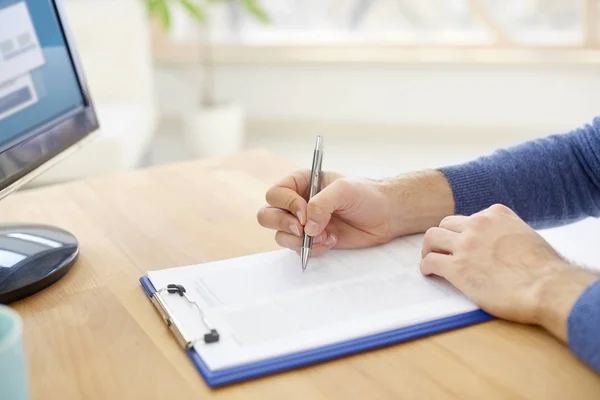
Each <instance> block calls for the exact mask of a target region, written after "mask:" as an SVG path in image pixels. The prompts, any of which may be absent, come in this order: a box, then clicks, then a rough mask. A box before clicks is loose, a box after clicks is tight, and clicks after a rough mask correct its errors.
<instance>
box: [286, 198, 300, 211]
mask: <svg viewBox="0 0 600 400" xmlns="http://www.w3.org/2000/svg"><path fill="white" fill-rule="evenodd" d="M297 204H298V199H297V198H296V197H290V198H289V199H288V200H287V201H286V204H285V205H286V208H287V209H288V210H290V211H293V210H295V209H296V207H297Z"/></svg>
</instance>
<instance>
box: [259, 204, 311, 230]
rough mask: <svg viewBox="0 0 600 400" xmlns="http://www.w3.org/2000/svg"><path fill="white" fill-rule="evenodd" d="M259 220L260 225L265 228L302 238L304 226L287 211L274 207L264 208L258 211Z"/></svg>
mask: <svg viewBox="0 0 600 400" xmlns="http://www.w3.org/2000/svg"><path fill="white" fill-rule="evenodd" d="M257 219H258V223H259V224H260V225H261V226H263V227H265V228H268V229H274V230H276V231H281V232H285V233H290V234H293V235H295V236H296V237H302V231H303V227H302V224H300V221H299V220H298V219H297V218H296V217H294V216H293V215H292V214H290V213H289V212H287V211H284V210H281V209H279V208H274V207H263V208H261V209H260V210H258V214H257Z"/></svg>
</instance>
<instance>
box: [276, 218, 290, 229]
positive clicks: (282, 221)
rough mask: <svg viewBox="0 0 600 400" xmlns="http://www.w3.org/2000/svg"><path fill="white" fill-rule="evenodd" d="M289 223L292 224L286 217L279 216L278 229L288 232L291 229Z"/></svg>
mask: <svg viewBox="0 0 600 400" xmlns="http://www.w3.org/2000/svg"><path fill="white" fill-rule="evenodd" d="M289 225H290V224H289V223H288V221H286V220H285V218H279V220H278V221H277V229H279V230H280V231H283V232H287V231H288V230H289V229H290V228H289Z"/></svg>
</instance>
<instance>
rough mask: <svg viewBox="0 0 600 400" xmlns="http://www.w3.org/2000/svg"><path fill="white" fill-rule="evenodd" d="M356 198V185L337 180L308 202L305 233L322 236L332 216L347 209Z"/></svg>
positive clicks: (344, 180)
mask: <svg viewBox="0 0 600 400" xmlns="http://www.w3.org/2000/svg"><path fill="white" fill-rule="evenodd" d="M355 197H356V191H355V190H354V185H353V184H352V183H351V182H349V181H347V180H346V179H337V180H335V181H334V182H333V183H332V184H331V185H329V186H326V187H325V188H324V189H323V190H321V191H320V192H319V193H318V194H317V195H316V196H314V197H313V198H312V199H310V201H309V202H308V209H307V214H308V218H307V222H306V225H305V227H304V231H305V232H306V234H307V235H309V236H313V237H314V236H317V235H319V234H321V232H323V231H324V230H325V228H326V227H327V224H328V223H329V220H330V219H331V215H332V214H333V213H334V212H336V211H338V210H342V209H345V208H347V207H348V206H349V205H350V204H352V202H353V201H354V198H355Z"/></svg>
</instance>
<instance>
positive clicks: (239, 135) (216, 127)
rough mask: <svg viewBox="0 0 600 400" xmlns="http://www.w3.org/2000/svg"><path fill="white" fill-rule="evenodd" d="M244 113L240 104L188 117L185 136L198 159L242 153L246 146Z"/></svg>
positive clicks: (218, 107) (213, 107) (215, 108)
mask: <svg viewBox="0 0 600 400" xmlns="http://www.w3.org/2000/svg"><path fill="white" fill-rule="evenodd" d="M244 114H245V113H244V110H243V109H242V107H241V106H239V105H237V104H232V103H228V104H220V105H215V106H212V107H210V108H200V109H197V110H195V112H192V113H190V114H188V115H187V116H185V119H186V121H185V136H186V139H187V142H188V144H189V145H190V148H191V150H192V152H193V154H194V155H195V156H197V157H213V156H225V155H231V154H235V153H238V152H240V151H241V150H242V148H243V146H244V139H245V135H244V125H245V115H244Z"/></svg>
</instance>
